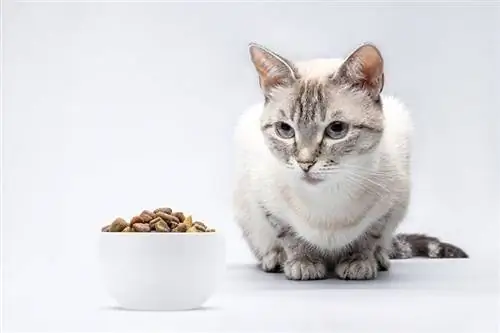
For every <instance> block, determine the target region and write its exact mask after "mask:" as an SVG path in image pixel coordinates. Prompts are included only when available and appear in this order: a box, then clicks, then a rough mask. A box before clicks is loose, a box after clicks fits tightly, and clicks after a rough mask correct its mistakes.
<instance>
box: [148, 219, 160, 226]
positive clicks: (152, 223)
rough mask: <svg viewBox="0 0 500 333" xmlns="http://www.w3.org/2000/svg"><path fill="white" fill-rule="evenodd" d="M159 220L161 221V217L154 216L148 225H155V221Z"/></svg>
mask: <svg viewBox="0 0 500 333" xmlns="http://www.w3.org/2000/svg"><path fill="white" fill-rule="evenodd" d="M160 221H163V219H162V218H161V217H155V218H154V219H152V220H151V221H149V226H150V227H152V226H153V225H155V224H156V223H157V222H160Z"/></svg>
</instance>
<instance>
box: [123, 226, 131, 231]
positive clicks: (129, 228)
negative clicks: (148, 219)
mask: <svg viewBox="0 0 500 333" xmlns="http://www.w3.org/2000/svg"><path fill="white" fill-rule="evenodd" d="M122 232H132V228H131V227H126V228H125V229H123V230H122Z"/></svg>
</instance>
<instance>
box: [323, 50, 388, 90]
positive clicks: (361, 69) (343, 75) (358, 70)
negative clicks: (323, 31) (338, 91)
mask: <svg viewBox="0 0 500 333" xmlns="http://www.w3.org/2000/svg"><path fill="white" fill-rule="evenodd" d="M333 80H334V81H336V82H338V83H344V84H349V85H353V86H355V87H357V88H360V89H362V90H365V91H366V92H368V94H369V95H370V96H371V97H372V98H374V99H376V100H378V98H379V96H380V93H381V92H382V89H383V88H384V59H383V58H382V54H381V53H380V51H379V49H378V48H377V47H376V46H375V45H373V44H370V43H366V44H363V45H361V46H360V47H358V48H357V49H356V50H355V51H354V52H352V53H351V54H350V55H349V56H348V57H347V59H346V60H345V61H344V63H343V64H342V65H341V66H340V68H339V70H338V71H337V73H336V74H335V75H334V77H333Z"/></svg>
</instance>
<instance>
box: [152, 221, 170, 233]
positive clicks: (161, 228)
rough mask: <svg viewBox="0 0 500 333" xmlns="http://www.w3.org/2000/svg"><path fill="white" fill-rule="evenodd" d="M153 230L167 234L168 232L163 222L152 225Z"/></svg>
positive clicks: (166, 225) (165, 223) (168, 229)
mask: <svg viewBox="0 0 500 333" xmlns="http://www.w3.org/2000/svg"><path fill="white" fill-rule="evenodd" d="M154 228H155V230H156V231H158V232H169V231H170V228H169V227H168V224H167V222H165V221H163V220H161V221H158V222H156V223H155V224H154Z"/></svg>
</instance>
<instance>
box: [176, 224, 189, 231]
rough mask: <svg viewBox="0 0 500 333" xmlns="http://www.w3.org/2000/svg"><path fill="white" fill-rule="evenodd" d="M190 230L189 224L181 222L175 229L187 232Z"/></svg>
mask: <svg viewBox="0 0 500 333" xmlns="http://www.w3.org/2000/svg"><path fill="white" fill-rule="evenodd" d="M187 230H188V226H187V225H185V224H184V223H179V225H178V226H177V227H176V228H175V229H174V232H186V231H187Z"/></svg>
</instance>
